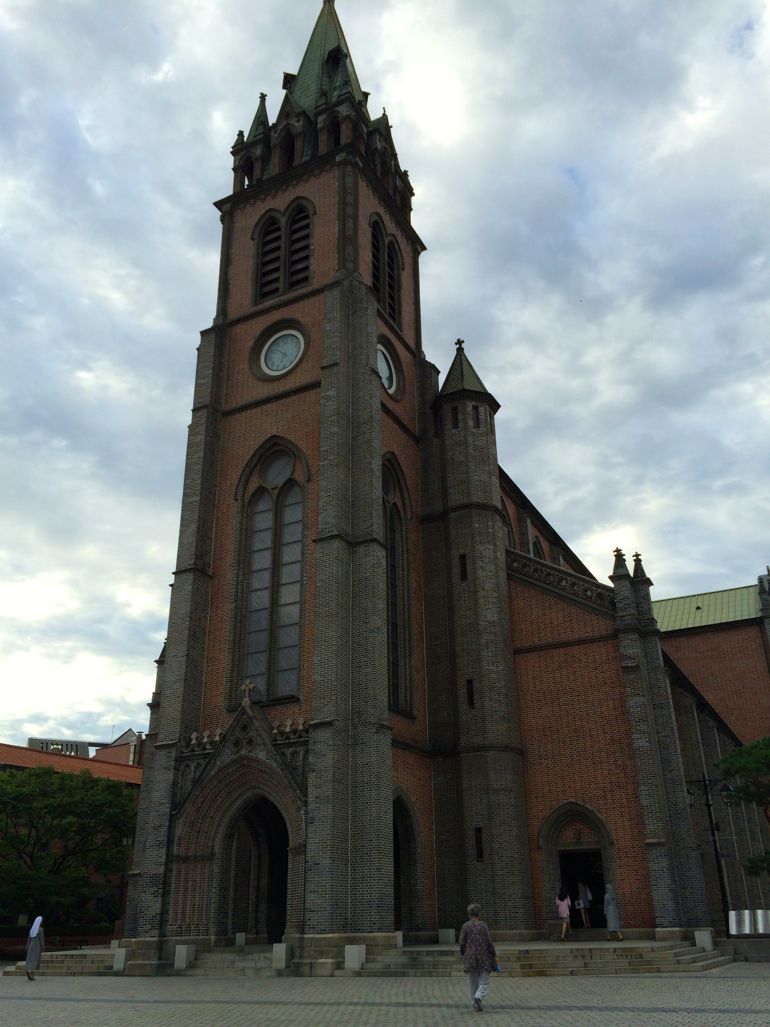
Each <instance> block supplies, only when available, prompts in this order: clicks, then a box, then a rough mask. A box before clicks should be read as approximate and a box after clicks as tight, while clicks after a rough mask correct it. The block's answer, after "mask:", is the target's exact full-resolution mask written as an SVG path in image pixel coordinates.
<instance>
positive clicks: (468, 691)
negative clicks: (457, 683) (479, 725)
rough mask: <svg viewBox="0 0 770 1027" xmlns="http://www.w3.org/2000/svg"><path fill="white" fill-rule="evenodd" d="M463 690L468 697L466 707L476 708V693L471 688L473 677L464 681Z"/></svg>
mask: <svg viewBox="0 0 770 1027" xmlns="http://www.w3.org/2000/svg"><path fill="white" fill-rule="evenodd" d="M465 692H466V694H467V697H468V709H469V710H473V709H475V708H476V695H475V692H474V688H473V678H468V680H467V681H466V682H465Z"/></svg>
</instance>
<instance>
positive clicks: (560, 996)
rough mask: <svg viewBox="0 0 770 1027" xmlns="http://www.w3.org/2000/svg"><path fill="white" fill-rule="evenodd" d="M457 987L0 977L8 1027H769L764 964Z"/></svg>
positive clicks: (401, 982)
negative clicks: (479, 998) (476, 997)
mask: <svg viewBox="0 0 770 1027" xmlns="http://www.w3.org/2000/svg"><path fill="white" fill-rule="evenodd" d="M464 984H465V982H464V980H463V979H462V978H456V977H450V978H415V977H412V978H397V979H387V980H386V979H382V978H334V979H308V978H250V979H245V978H243V979H241V978H235V979H234V978H214V977H206V978H202V977H198V978H189V977H188V978H180V977H166V978H158V977H145V978H139V977H133V978H120V977H49V978H43V977H40V978H37V979H36V980H35V981H33V982H29V981H27V979H26V978H25V977H0V1023H2V1024H9V1025H10V1024H13V1025H14V1027H43V1025H45V1027H50V1025H51V1024H56V1027H247V1025H248V1027H256V1025H259V1027H284V1025H285V1027H327V1025H329V1027H348V1025H350V1027H393V1025H399V1027H412V1025H414V1027H459V1025H465V1024H469V1023H477V1022H478V1023H497V1024H516V1025H519V1024H520V1025H522V1027H562V1025H564V1027H589V1025H590V1027H597V1025H601V1027H611V1025H615V1024H617V1025H628V1027H631V1025H633V1027H662V1025H664V1024H665V1025H676V1027H712V1025H713V1027H727V1025H730V1027H750V1025H764V1027H770V964H768V963H733V964H731V965H729V966H727V967H723V968H722V969H719V970H713V971H711V972H709V973H706V974H661V975H644V976H633V977H630V976H629V977H550V978H531V977H530V978H518V979H505V978H503V979H500V978H494V979H493V980H492V984H491V987H490V995H489V1001H488V1003H487V1008H486V1010H485V1012H484V1013H483V1014H481V1015H479V1014H477V1013H473V1012H472V1011H470V1010H469V1009H468V1008H467V1000H466V992H465V988H464Z"/></svg>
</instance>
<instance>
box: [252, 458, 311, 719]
mask: <svg viewBox="0 0 770 1027" xmlns="http://www.w3.org/2000/svg"><path fill="white" fill-rule="evenodd" d="M294 463H295V458H294V456H293V454H292V453H290V452H289V451H288V450H286V449H278V450H273V451H272V452H271V453H269V454H268V455H267V456H266V457H265V459H264V460H263V461H262V462H261V464H260V465H259V467H258V472H257V473H258V480H259V487H258V489H257V491H256V492H255V493H254V495H253V496H252V498H251V501H250V503H249V507H248V518H247V521H248V523H247V539H246V541H247V546H246V550H247V553H248V573H247V575H246V578H247V581H246V588H245V611H244V612H245V632H244V635H245V643H244V647H243V649H244V667H243V670H244V677H245V680H246V681H249V682H251V685H252V692H251V698H252V702H260V701H261V702H267V701H270V700H271V699H282V698H286V697H291V696H295V695H297V694H298V692H299V628H300V619H301V618H300V614H301V609H300V594H301V585H302V543H303V513H304V509H303V508H304V502H303V494H302V489H301V488H300V487H299V485H298V484H297V482H296V481H295V480H294V478H293V477H292V474H293V472H294Z"/></svg>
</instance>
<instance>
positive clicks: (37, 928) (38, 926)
mask: <svg viewBox="0 0 770 1027" xmlns="http://www.w3.org/2000/svg"><path fill="white" fill-rule="evenodd" d="M44 951H45V932H44V931H43V918H42V916H36V917H35V922H34V923H33V924H32V926H31V927H30V929H29V937H28V938H27V960H26V962H25V964H24V969H25V970H26V971H27V980H29V981H34V979H35V970H37V968H38V967H39V966H40V957H41V956H42V955H43V952H44Z"/></svg>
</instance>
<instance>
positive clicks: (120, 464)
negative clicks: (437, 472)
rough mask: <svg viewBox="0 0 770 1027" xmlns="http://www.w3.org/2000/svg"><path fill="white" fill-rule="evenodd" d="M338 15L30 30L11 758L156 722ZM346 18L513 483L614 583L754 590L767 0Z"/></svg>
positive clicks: (2, 412) (7, 410)
mask: <svg viewBox="0 0 770 1027" xmlns="http://www.w3.org/2000/svg"><path fill="white" fill-rule="evenodd" d="M319 7H320V4H319V2H318V0H301V2H300V3H299V4H298V5H295V7H294V8H293V9H292V13H291V17H290V18H289V17H288V16H287V12H286V8H285V7H284V6H282V5H280V4H279V3H278V2H277V0H264V2H263V3H261V4H258V5H246V6H245V7H244V5H243V4H241V3H237V2H236V0H220V2H218V3H216V4H214V3H213V2H202V3H198V4H196V5H192V6H191V5H189V4H186V3H183V2H181V0H169V2H167V3H164V4H163V5H160V6H159V5H157V4H151V3H149V2H143V0H132V2H128V3H123V4H120V5H115V4H103V3H98V2H97V0H77V2H73V3H68V4H58V5H50V4H44V3H42V0H40V2H32V3H27V4H24V5H21V4H16V5H7V6H6V9H5V11H4V12H3V14H2V15H0V91H2V93H3V95H4V96H5V97H7V98H8V102H6V103H5V104H4V105H3V110H2V111H0V302H1V303H2V314H1V316H2V328H3V337H4V340H5V344H4V346H3V347H2V350H1V351H0V397H2V400H3V402H2V406H1V407H0V433H1V434H2V438H3V446H2V448H0V474H2V476H3V481H5V482H6V483H12V487H11V488H6V489H5V490H4V491H3V494H2V496H0V512H1V513H2V517H3V523H4V527H5V531H4V538H3V542H2V544H0V571H2V582H3V583H4V585H5V587H7V588H8V589H10V590H11V591H9V592H8V594H7V596H6V600H7V602H8V603H10V604H11V613H14V614H18V616H13V617H11V619H10V620H7V619H6V620H4V621H3V625H2V627H1V628H0V652H2V653H3V654H5V663H4V664H3V667H2V672H3V680H4V685H5V686H6V687H4V689H3V704H2V706H0V729H2V733H3V735H4V737H5V738H6V739H7V740H10V741H17V742H18V741H22V742H23V741H24V738H25V737H26V733H46V732H47V731H49V729H50V732H49V733H65V732H66V733H72V734H76V735H83V734H89V733H91V734H93V733H94V732H97V733H102V734H103V732H104V731H105V730H107V729H108V728H110V727H111V725H112V724H113V723H115V722H116V721H118V720H121V718H122V720H123V722H122V723H121V724H119V726H118V730H120V729H121V728H122V727H126V726H129V724H133V726H135V727H137V728H142V727H143V726H144V724H145V722H146V709H145V706H144V703H145V702H146V701H147V699H148V698H149V696H150V692H151V690H152V678H153V666H152V660H153V659H154V657H155V656H157V653H158V651H159V649H160V645H161V644H162V639H163V634H164V630H165V610H166V607H167V602H168V589H167V583H168V581H169V579H170V572H171V569H172V565H173V559H174V554H175V548H176V525H177V520H178V505H179V498H180V490H181V475H182V466H183V460H184V447H185V426H186V424H187V421H188V418H189V406H190V400H191V395H192V381H193V373H194V363H195V346H196V344H197V336H198V332H199V331H200V330H201V329H202V328H205V327H206V326H207V325H208V324H209V323H210V321H211V317H212V313H213V310H214V303H215V290H216V278H217V262H218V254H219V221H218V216H217V214H216V211H215V210H214V209H213V208H212V207H211V202H212V201H213V200H214V199H216V198H218V197H221V196H224V195H226V194H227V193H228V192H229V190H230V184H231V177H230V176H231V172H230V158H229V148H230V145H231V143H232V141H233V139H234V137H235V133H236V131H237V129H238V128H248V126H249V124H250V121H251V118H252V116H253V113H254V109H255V107H256V103H257V99H258V94H259V91H260V90H261V89H264V90H266V91H267V92H268V97H269V98H268V105H269V110H270V113H271V115H272V116H275V114H276V113H277V110H278V106H279V103H280V99H281V95H282V94H281V90H280V84H281V77H282V72H283V71H295V70H296V69H297V66H298V64H299V60H300V58H301V55H302V52H303V49H304V45H305V43H306V41H307V38H308V35H309V33H310V29H311V27H312V24H313V21H314V19H315V17H316V15H317V12H318V9H319ZM338 11H339V14H340V17H341V19H342V21H343V24H344V26H345V30H346V34H347V37H348V42H349V44H350V47H351V51H352V53H353V56H354V59H355V62H356V66H357V69H358V72H359V76H360V78H361V80H362V82H363V84H364V87H365V88H368V89H371V90H372V100H371V109H372V111H373V112H377V111H378V110H379V108H380V107H381V105H382V104H383V103H385V104H387V108H388V112H389V116H390V118H391V121H392V122H393V125H394V134H395V138H396V142H397V145H398V147H399V153H400V157H401V162H402V164H403V165H404V166H406V167H408V168H409V169H410V174H411V177H412V182H413V184H414V186H415V189H416V197H415V210H414V219H413V220H414V225H415V228H416V229H417V231H418V232H419V233H420V234H421V236H422V237H423V238H424V239H425V241H426V242H427V244H428V246H429V249H428V252H427V253H426V254H425V255H424V256H423V258H422V267H423V279H422V299H423V320H424V342H425V348H426V352H427V355H428V356H429V358H430V359H432V360H433V361H434V362H436V363H437V364H438V365H439V366H440V367H441V368H442V370H444V371H445V370H446V369H447V367H448V366H449V363H450V361H451V359H452V356H453V341H454V339H455V338H456V337H457V336H458V335H459V336H463V337H464V338H465V339H466V342H467V347H466V348H467V352H468V353H469V355H470V358H471V360H472V361H473V363H474V365H475V366H476V367H477V369H478V371H479V372H480V373H481V375H482V377H483V378H484V380H485V381H486V382H487V384H488V385H489V387H490V388H491V389H492V391H493V392H494V393H495V395H496V396H497V398H498V400H499V401H500V402H501V404H502V409H501V412H500V415H499V417H498V446H499V452H500V459H501V463H502V464H503V466H504V467H505V468H506V470H507V471H508V472H509V473H510V475H511V476H512V477H513V478H514V480H516V481H517V483H518V484H519V485H520V486H521V487H522V488H523V489H524V490H525V491H526V492H527V494H528V495H530V497H531V498H532V500H533V501H534V502H535V503H536V505H537V506H538V507H539V508H540V509H541V510H542V511H543V513H544V514H545V515H546V516H547V517H549V518H550V519H551V521H552V522H553V524H554V526H555V527H556V529H557V530H558V531H559V532H560V533H561V534H562V535H563V536H564V537H565V539H566V540H567V541H568V542H569V543H570V544H571V545H572V547H573V548H574V549H575V550H576V551H577V552H578V554H579V555H580V556H581V557H583V559H585V560H586V562H587V563H588V565H589V566H590V567H592V569H593V570H594V572H595V573H596V574H597V576H599V577H600V578H603V577H604V576H605V575H606V574H608V573H609V571H610V566H611V556H610V551H611V549H612V547H613V546H614V545H615V544H620V545H622V546H624V547H626V548H628V549H630V550H633V549H634V548H637V547H638V548H641V549H642V552H643V553H644V556H645V566H646V567H647V570H648V571H649V572H650V574H651V575H652V577H653V579H654V580H655V581H656V583H657V586H658V587H657V594H659V595H661V596H662V595H671V594H678V593H686V592H688V591H696V590H700V589H707V588H724V587H730V586H734V585H738V584H743V583H746V582H749V581H752V580H754V579H755V578H756V575H757V574H758V573H759V571H761V570H762V569H763V567H764V564H765V563H766V562H767V559H768V550H767V541H766V539H767V534H766V491H767V489H766V484H765V483H766V482H767V480H768V471H769V470H770V467H768V463H769V459H768V447H767V441H766V440H767V437H768V427H770V425H769V424H768V422H769V421H770V404H769V403H768V399H767V396H768V385H769V384H770V356H768V347H767V342H766V326H767V324H768V321H769V320H770V318H769V315H770V303H769V301H768V295H770V289H769V288H768V286H769V285H770V281H769V279H770V270H769V268H768V258H767V255H766V239H767V237H768V228H769V227H770V225H768V219H769V217H770V215H768V211H769V210H770V204H768V199H769V197H768V192H769V191H770V184H769V181H768V177H767V173H766V168H767V166H768V164H769V163H770V137H768V135H767V133H765V132H762V130H761V129H762V125H763V124H764V119H765V117H766V110H767V108H768V100H770V96H769V95H768V94H770V86H769V85H768V82H769V81H770V79H769V78H768V65H770V28H768V24H767V19H766V15H765V12H764V10H763V7H762V5H761V4H760V3H759V0H755V2H752V0H741V2H738V0H726V2H725V0H703V2H702V3H700V4H699V5H698V16H697V18H693V16H692V5H691V4H689V3H685V2H684V0H676V2H673V3H670V4H666V5H664V6H662V7H661V6H660V5H649V4H646V3H642V2H641V0H639V2H633V0H631V2H628V3H624V4H619V3H616V2H614V0H600V2H599V3H595V4H592V5H590V6H589V7H586V5H582V6H581V5H575V4H573V3H569V2H566V0H563V2H559V0H555V2H554V3H550V4H542V3H535V2H534V0H533V2H529V3H528V2H516V3H513V2H500V3H495V4H484V5H477V7H476V8H474V9H473V10H469V8H468V6H467V5H465V4H460V3H458V2H456V0H451V2H450V3H447V2H446V0H444V2H441V3H439V0H422V2H421V3H417V2H416V0H386V2H384V3H380V2H375V0H367V2H362V3H358V4H353V3H352V2H347V0H339V4H338ZM2 595H3V593H2V590H1V589H0V597H2ZM51 676H54V677H56V678H58V680H59V681H60V682H61V683H62V688H66V689H70V690H71V692H72V694H71V696H65V697H62V696H61V695H59V694H57V693H56V692H55V691H54V690H50V691H49V685H48V679H49V677H51ZM41 682H42V683H41ZM59 691H61V689H60V690H59ZM35 725H38V726H37V727H36V726H35ZM33 727H34V731H33ZM44 727H45V731H44ZM54 729H55V730H54Z"/></svg>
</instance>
